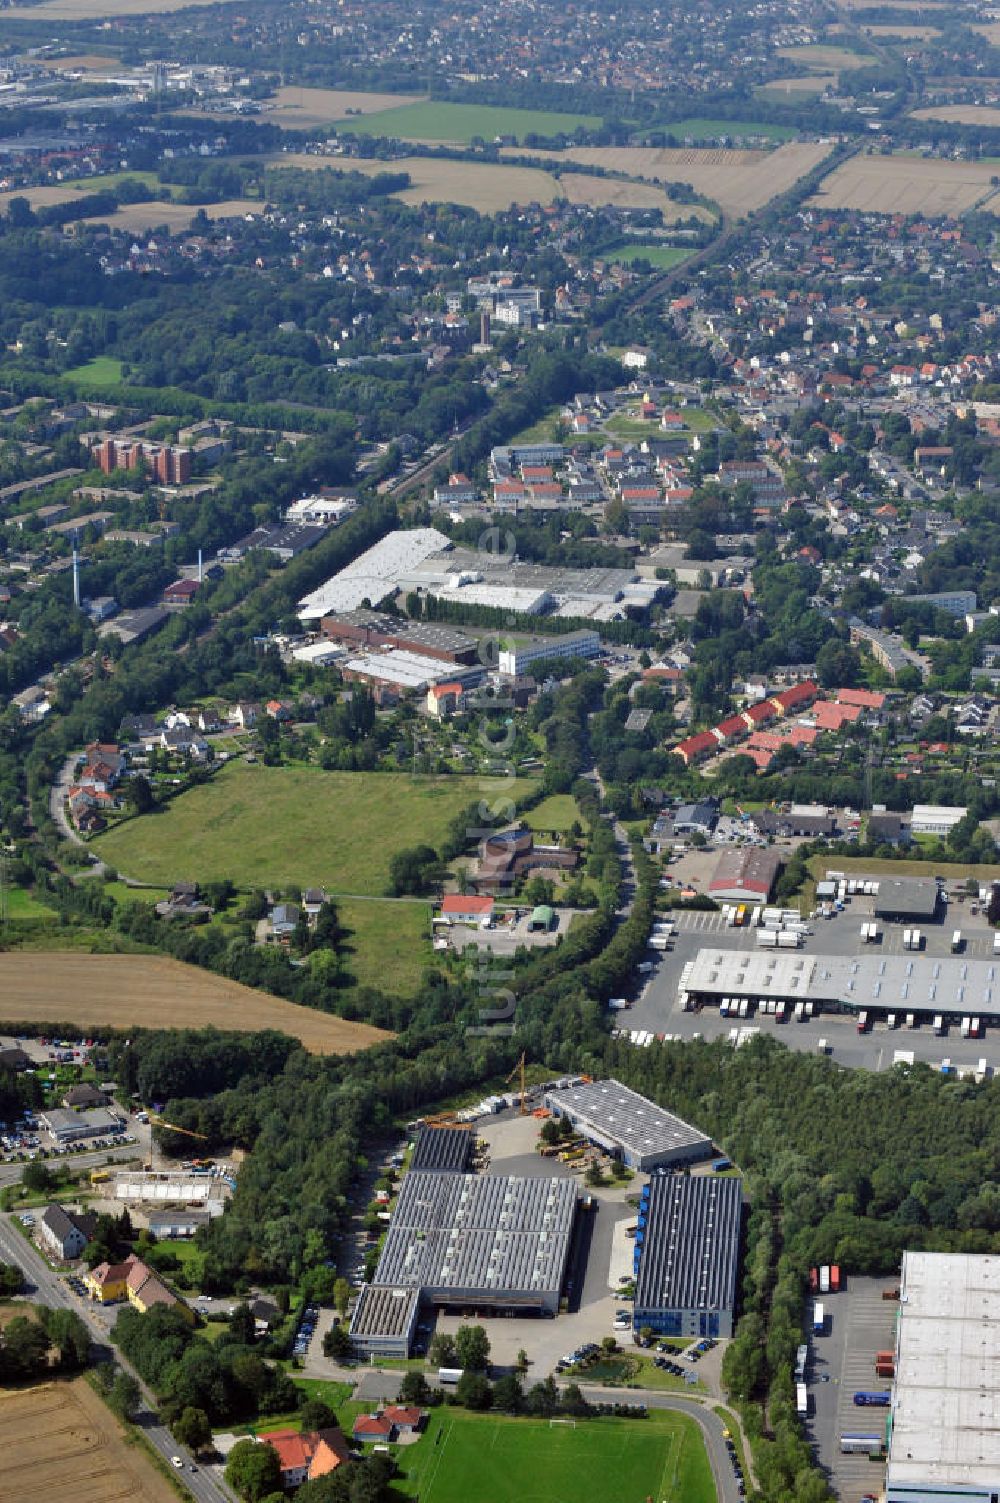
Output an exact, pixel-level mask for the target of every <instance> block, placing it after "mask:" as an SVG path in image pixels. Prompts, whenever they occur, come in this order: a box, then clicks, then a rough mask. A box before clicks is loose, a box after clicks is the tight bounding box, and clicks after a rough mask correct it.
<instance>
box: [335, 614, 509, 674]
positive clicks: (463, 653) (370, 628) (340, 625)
mask: <svg viewBox="0 0 1000 1503" xmlns="http://www.w3.org/2000/svg"><path fill="white" fill-rule="evenodd" d="M320 631H321V632H322V634H323V636H324V637H326V638H328V639H329V640H330V641H331V642H340V643H343V645H344V646H346V647H397V648H400V649H401V650H403V651H405V652H415V653H419V654H420V655H421V656H423V657H426V658H440V660H441V662H442V663H464V664H466V665H470V664H472V663H478V662H479V643H478V641H477V640H476V638H475V637H470V636H468V635H467V634H466V633H465V632H463V631H456V630H455V628H454V627H452V626H442V625H440V624H439V623H438V622H436V621H407V620H401V619H400V618H399V617H398V616H380V615H379V614H378V613H377V612H376V611H343V612H341V613H340V614H339V615H330V616H324V618H323V620H322V621H321V622H320Z"/></svg>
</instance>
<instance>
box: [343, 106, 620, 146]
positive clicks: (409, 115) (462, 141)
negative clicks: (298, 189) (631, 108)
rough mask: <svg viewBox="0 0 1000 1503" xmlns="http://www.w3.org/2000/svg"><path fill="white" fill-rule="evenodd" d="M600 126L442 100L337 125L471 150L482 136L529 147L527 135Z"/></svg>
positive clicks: (590, 118)
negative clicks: (508, 139) (505, 138)
mask: <svg viewBox="0 0 1000 1503" xmlns="http://www.w3.org/2000/svg"><path fill="white" fill-rule="evenodd" d="M600 123H601V121H600V117H599V116H597V115H571V114H561V113H556V112H555V111H554V110H519V109H505V108H503V107H502V106H500V105H490V104H448V103H447V102H442V101H439V100H436V99H425V100H421V101H419V102H418V103H416V104H409V105H403V106H398V105H397V106H395V107H394V108H392V109H386V110H382V111H379V112H378V113H377V114H373V115H365V116H364V117H363V118H362V119H361V120H360V121H359V120H358V119H357V118H355V117H353V116H352V117H350V118H349V119H343V120H338V121H337V122H336V124H337V126H338V128H339V129H340V130H341V131H356V132H357V134H358V135H367V136H392V137H395V139H396V140H399V141H435V142H436V141H450V142H452V143H454V144H456V145H466V146H467V145H468V144H469V142H470V141H472V140H473V138H474V137H476V136H481V137H482V139H483V140H484V141H492V140H495V139H496V137H497V136H514V137H515V138H516V139H517V140H518V141H521V142H523V140H524V138H525V136H530V135H536V136H558V135H560V134H562V135H567V136H568V135H572V133H573V131H575V130H576V128H577V126H580V125H582V126H585V127H586V128H588V129H593V128H594V127H595V126H598V125H600Z"/></svg>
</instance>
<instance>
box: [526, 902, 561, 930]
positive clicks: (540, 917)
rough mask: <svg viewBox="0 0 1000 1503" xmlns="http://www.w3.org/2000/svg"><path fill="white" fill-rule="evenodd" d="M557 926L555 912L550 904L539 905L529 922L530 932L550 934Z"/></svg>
mask: <svg viewBox="0 0 1000 1503" xmlns="http://www.w3.org/2000/svg"><path fill="white" fill-rule="evenodd" d="M555 926H556V915H555V910H554V909H553V908H550V907H549V905H548V903H539V905H538V907H537V908H536V909H534V910H533V912H532V915H531V917H530V919H529V920H528V932H529V933H540V934H549V933H550V932H551V931H552V930H553V929H554V928H555Z"/></svg>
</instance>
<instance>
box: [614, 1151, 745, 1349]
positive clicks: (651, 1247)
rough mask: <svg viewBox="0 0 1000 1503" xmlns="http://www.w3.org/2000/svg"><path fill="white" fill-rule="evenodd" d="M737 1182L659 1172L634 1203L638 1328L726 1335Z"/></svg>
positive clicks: (732, 1293)
mask: <svg viewBox="0 0 1000 1503" xmlns="http://www.w3.org/2000/svg"><path fill="white" fill-rule="evenodd" d="M742 1209H743V1182H742V1180H740V1179H737V1178H719V1177H718V1176H717V1175H714V1174H713V1175H684V1174H657V1175H654V1176H653V1178H652V1179H651V1180H650V1182H649V1184H648V1185H647V1186H646V1188H645V1189H644V1190H643V1193H642V1199H641V1201H640V1203H639V1221H638V1231H637V1233H636V1239H635V1240H636V1246H635V1255H634V1257H635V1274H636V1286H635V1308H634V1313H633V1325H634V1328H635V1329H636V1330H637V1331H641V1330H642V1328H643V1327H644V1326H649V1327H650V1328H651V1329H652V1330H653V1331H655V1332H656V1334H657V1335H659V1336H693V1337H697V1336H713V1337H720V1336H723V1337H724V1336H731V1335H732V1334H733V1308H734V1306H735V1303H736V1272H737V1268H738V1266H739V1250H740V1219H741V1214H742Z"/></svg>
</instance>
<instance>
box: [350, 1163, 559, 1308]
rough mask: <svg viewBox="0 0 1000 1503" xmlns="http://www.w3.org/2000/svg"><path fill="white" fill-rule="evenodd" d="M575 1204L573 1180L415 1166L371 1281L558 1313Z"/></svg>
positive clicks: (427, 1295) (428, 1294)
mask: <svg viewBox="0 0 1000 1503" xmlns="http://www.w3.org/2000/svg"><path fill="white" fill-rule="evenodd" d="M575 1210H576V1185H575V1183H574V1182H573V1181H572V1180H570V1179H547V1178H542V1177H537V1178H532V1179H515V1178H511V1177H508V1176H507V1175H501V1174H488V1175H475V1174H440V1173H423V1172H421V1171H416V1172H413V1171H411V1172H410V1173H409V1174H408V1175H407V1176H406V1179H405V1180H404V1181H403V1188H402V1191H401V1192H400V1196H399V1200H398V1201H397V1203H396V1208H395V1210H394V1211H393V1215H392V1221H391V1223H390V1225H389V1231H388V1234H387V1236H386V1239H385V1245H384V1247H383V1249H382V1256H381V1257H380V1258H379V1262H378V1268H377V1269H376V1270H375V1279H374V1283H375V1284H384V1285H389V1286H394V1287H397V1288H416V1289H419V1290H420V1291H421V1295H422V1298H423V1299H424V1300H425V1301H426V1302H427V1303H429V1304H434V1305H459V1306H461V1305H473V1306H475V1307H477V1308H479V1309H484V1308H486V1307H489V1308H491V1309H493V1310H496V1311H503V1310H518V1311H521V1312H531V1311H535V1312H538V1313H539V1314H541V1313H548V1314H552V1315H554V1314H555V1313H556V1311H557V1310H558V1308H559V1293H560V1290H561V1288H562V1282H563V1275H564V1273H565V1269H566V1260H567V1257H568V1256H569V1247H570V1238H571V1236H572V1232H573V1217H574V1213H575Z"/></svg>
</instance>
